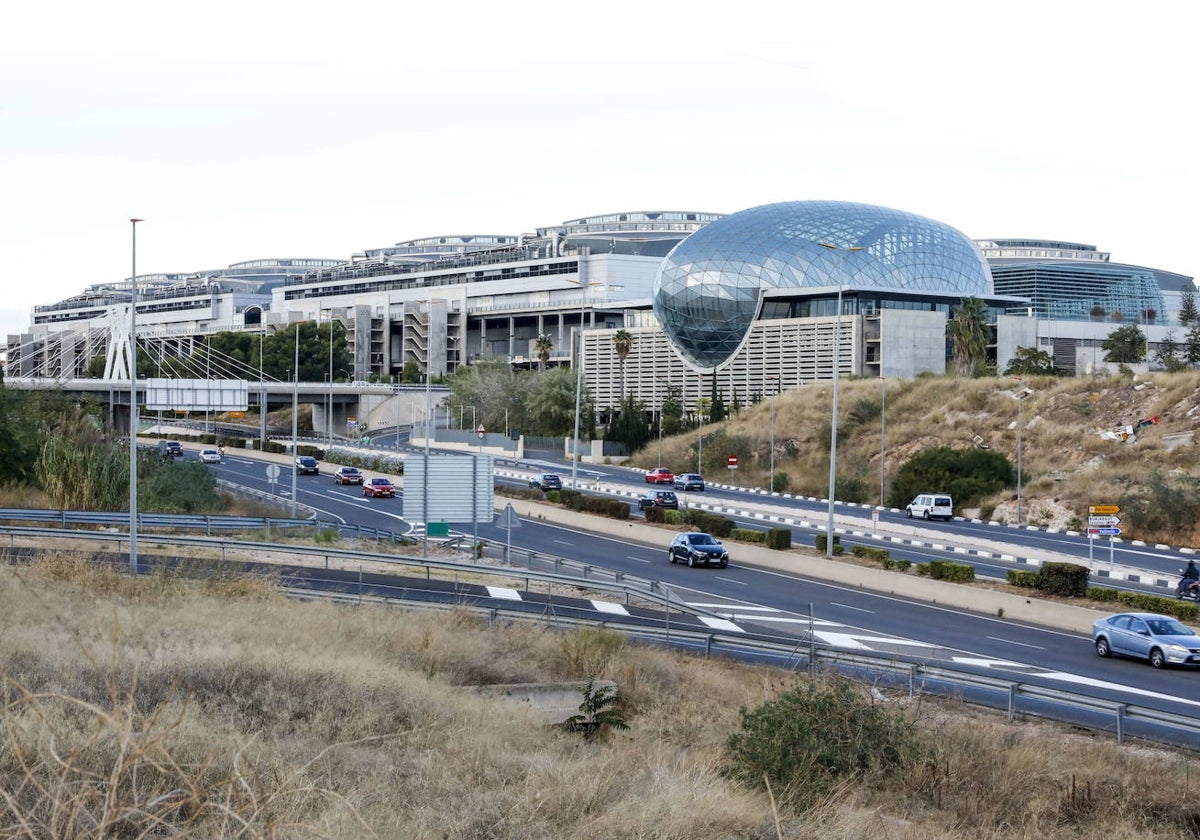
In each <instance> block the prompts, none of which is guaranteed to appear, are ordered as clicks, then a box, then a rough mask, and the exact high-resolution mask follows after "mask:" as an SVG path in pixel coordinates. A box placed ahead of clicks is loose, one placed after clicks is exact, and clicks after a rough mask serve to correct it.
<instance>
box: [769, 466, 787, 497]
mask: <svg viewBox="0 0 1200 840" xmlns="http://www.w3.org/2000/svg"><path fill="white" fill-rule="evenodd" d="M791 482H792V479H791V477H790V476H789V475H788V474H787V473H785V472H783V471H782V470H776V471H775V476H774V478H772V479H771V492H772V493H786V492H787V490H788V487H790V486H791Z"/></svg>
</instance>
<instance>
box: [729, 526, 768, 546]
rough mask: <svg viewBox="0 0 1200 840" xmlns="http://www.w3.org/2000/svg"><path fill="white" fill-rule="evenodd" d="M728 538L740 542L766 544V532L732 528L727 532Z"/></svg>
mask: <svg viewBox="0 0 1200 840" xmlns="http://www.w3.org/2000/svg"><path fill="white" fill-rule="evenodd" d="M729 538H730V539H732V540H740V541H742V542H755V543H760V542H766V541H767V532H766V531H756V530H754V529H753V528H734V529H733V530H732V531H730V532H729Z"/></svg>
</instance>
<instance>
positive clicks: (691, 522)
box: [680, 508, 735, 538]
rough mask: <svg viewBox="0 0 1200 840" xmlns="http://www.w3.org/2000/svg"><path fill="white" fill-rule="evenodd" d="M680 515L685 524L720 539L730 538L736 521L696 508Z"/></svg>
mask: <svg viewBox="0 0 1200 840" xmlns="http://www.w3.org/2000/svg"><path fill="white" fill-rule="evenodd" d="M680 513H682V514H683V517H682V518H683V523H684V524H686V525H688V526H689V527H691V528H694V529H695V530H697V531H704V532H706V533H709V534H712V535H713V536H714V537H719V538H724V537H728V536H729V535H730V534H731V533H733V526H734V524H735V523H734V521H733V520H732V519H727V518H726V517H724V516H721V515H720V514H719V513H709V512H708V511H706V510H696V509H695V508H689V509H688V510H686V511H680Z"/></svg>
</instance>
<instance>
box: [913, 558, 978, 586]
mask: <svg viewBox="0 0 1200 840" xmlns="http://www.w3.org/2000/svg"><path fill="white" fill-rule="evenodd" d="M917 574H919V575H923V576H927V577H930V578H933V579H934V580H948V581H950V582H952V583H968V582H970V581H973V580H975V567H974V566H970V565H968V564H966V563H952V562H951V561H949V560H930V561H929V562H928V563H918V564H917Z"/></svg>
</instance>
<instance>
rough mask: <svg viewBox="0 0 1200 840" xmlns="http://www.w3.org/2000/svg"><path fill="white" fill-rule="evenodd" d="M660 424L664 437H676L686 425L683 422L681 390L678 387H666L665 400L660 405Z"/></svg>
mask: <svg viewBox="0 0 1200 840" xmlns="http://www.w3.org/2000/svg"><path fill="white" fill-rule="evenodd" d="M662 424H663V434H664V435H677V434H679V433H680V432H682V431H683V430H684V428H685V427H686V425H687V424H686V423H684V420H683V388H682V387H680V386H679V385H668V386H667V398H666V399H665V400H663V404H662Z"/></svg>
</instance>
